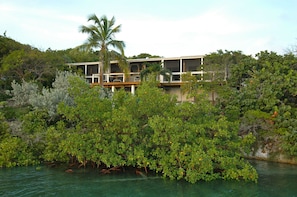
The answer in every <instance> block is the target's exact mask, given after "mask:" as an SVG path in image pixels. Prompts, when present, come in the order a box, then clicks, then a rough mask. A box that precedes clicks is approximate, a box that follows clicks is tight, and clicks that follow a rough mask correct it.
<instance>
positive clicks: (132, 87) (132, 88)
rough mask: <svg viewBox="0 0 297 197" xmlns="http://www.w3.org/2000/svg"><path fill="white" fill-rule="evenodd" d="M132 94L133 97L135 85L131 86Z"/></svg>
mask: <svg viewBox="0 0 297 197" xmlns="http://www.w3.org/2000/svg"><path fill="white" fill-rule="evenodd" d="M131 94H132V95H134V94H135V85H131Z"/></svg>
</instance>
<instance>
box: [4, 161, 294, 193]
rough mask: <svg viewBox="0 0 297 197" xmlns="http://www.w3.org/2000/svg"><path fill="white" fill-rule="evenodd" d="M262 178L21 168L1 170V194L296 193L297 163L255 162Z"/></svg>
mask: <svg viewBox="0 0 297 197" xmlns="http://www.w3.org/2000/svg"><path fill="white" fill-rule="evenodd" d="M251 163H252V164H253V165H254V166H255V168H256V169H257V171H258V173H259V181H258V183H257V184H255V183H245V182H237V181H212V182H198V183H196V184H191V183H187V182H185V181H170V180H168V179H163V178H161V177H158V176H154V175H151V176H148V177H147V178H145V177H142V176H139V175H136V174H134V173H128V172H127V173H124V174H108V175H101V174H100V173H99V172H98V171H94V170H91V169H89V170H85V169H79V170H77V169H74V172H73V173H65V172H64V170H65V169H63V168H48V167H45V166H43V167H41V169H40V170H36V167H18V168H12V169H0V196H30V197H31V196H137V197H141V196H150V197H152V196H178V197H186V196H216V197H217V196H228V197H230V196H236V197H239V196H251V197H252V196H253V197H254V196H261V197H262V196H269V197H271V196H277V197H278V196H286V197H287V196H296V197H297V166H294V165H286V164H276V163H269V162H263V161H251Z"/></svg>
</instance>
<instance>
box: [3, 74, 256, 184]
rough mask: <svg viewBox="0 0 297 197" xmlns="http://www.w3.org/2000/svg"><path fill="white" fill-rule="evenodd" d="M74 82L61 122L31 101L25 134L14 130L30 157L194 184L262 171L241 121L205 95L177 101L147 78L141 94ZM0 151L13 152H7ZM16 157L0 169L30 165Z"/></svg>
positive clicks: (72, 79) (23, 126)
mask: <svg viewBox="0 0 297 197" xmlns="http://www.w3.org/2000/svg"><path fill="white" fill-rule="evenodd" d="M58 76H59V75H58ZM61 76H68V75H61V74H60V77H61ZM57 78H59V77H57ZM68 80H69V82H70V84H71V85H70V86H68V87H69V88H68V95H69V97H71V98H72V99H73V101H72V102H67V100H65V99H61V102H60V103H59V105H58V108H57V113H58V115H59V119H55V120H53V119H52V118H51V114H50V113H47V112H49V111H50V110H46V108H42V107H34V104H33V103H31V106H32V107H33V110H32V111H31V112H29V113H28V114H26V115H25V116H24V117H23V118H22V124H21V126H20V127H21V131H19V132H12V133H14V134H15V135H16V136H14V137H13V138H12V139H13V140H18V141H20V142H22V143H23V147H22V150H23V151H25V152H26V153H28V154H30V157H27V158H30V159H28V160H29V161H48V162H71V163H77V164H79V165H81V166H88V165H90V166H96V167H99V168H111V167H129V166H130V167H131V166H132V167H135V168H142V169H143V170H145V171H147V170H153V171H156V172H158V173H161V174H163V175H164V176H166V177H169V178H171V179H185V180H187V181H189V182H192V183H194V182H196V181H199V180H214V179H218V178H221V179H237V180H240V179H244V180H251V181H256V180H257V173H256V171H255V170H254V169H253V168H252V167H251V165H250V164H249V163H247V162H246V161H244V160H243V159H242V157H241V156H242V151H244V147H245V148H247V149H248V147H249V144H251V143H252V142H253V140H254V138H253V136H252V135H248V136H246V137H245V138H240V137H239V136H238V135H237V130H238V123H237V122H230V121H227V120H226V118H225V117H224V116H222V115H220V112H219V111H218V109H217V108H216V107H214V106H212V105H211V103H209V102H208V101H207V100H206V99H205V97H204V96H199V99H198V100H197V102H195V103H181V104H179V105H176V99H175V98H174V97H172V96H171V95H168V94H164V93H163V91H162V90H161V89H159V88H157V86H156V82H155V81H148V82H145V83H143V84H142V85H141V86H140V87H139V88H138V89H137V92H136V95H131V94H130V93H127V92H125V91H124V90H121V91H118V92H115V93H114V95H113V96H112V97H110V95H109V94H106V93H105V92H104V91H103V90H102V88H99V87H94V88H90V87H89V85H88V84H86V83H85V81H84V80H82V79H81V78H80V77H78V76H73V77H68ZM54 88H58V87H56V86H54V85H53V89H54ZM51 92H55V91H51ZM28 93H29V91H28ZM29 94H32V93H29ZM34 94H35V95H36V93H34ZM52 96H55V94H53V95H52ZM28 97H29V98H30V96H28ZM48 98H50V97H48ZM29 100H30V99H29ZM15 143H16V142H15ZM11 145H13V143H10V146H11ZM7 146H8V144H7V142H6V141H1V147H2V149H5V148H6V149H8V148H11V147H7ZM1 154H2V157H6V152H3V151H1ZM11 154H12V155H13V153H11ZM0 158H1V157H0ZM13 159H14V158H12V159H11V160H9V159H8V161H6V163H4V161H2V165H1V166H10V165H24V164H23V163H15V164H13V163H12V162H13ZM7 162H11V163H9V164H7ZM28 164H30V163H28Z"/></svg>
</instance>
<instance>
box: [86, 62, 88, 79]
mask: <svg viewBox="0 0 297 197" xmlns="http://www.w3.org/2000/svg"><path fill="white" fill-rule="evenodd" d="M85 76H88V65H87V64H85Z"/></svg>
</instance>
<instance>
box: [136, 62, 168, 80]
mask: <svg viewBox="0 0 297 197" xmlns="http://www.w3.org/2000/svg"><path fill="white" fill-rule="evenodd" d="M171 74H172V72H171V71H170V70H169V69H167V68H163V67H162V66H161V64H160V63H145V68H144V69H143V70H141V72H140V78H141V80H143V79H146V78H147V77H148V75H152V77H154V78H155V79H157V77H159V75H162V76H163V77H164V78H165V79H166V80H168V81H169V80H170V76H171Z"/></svg>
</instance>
